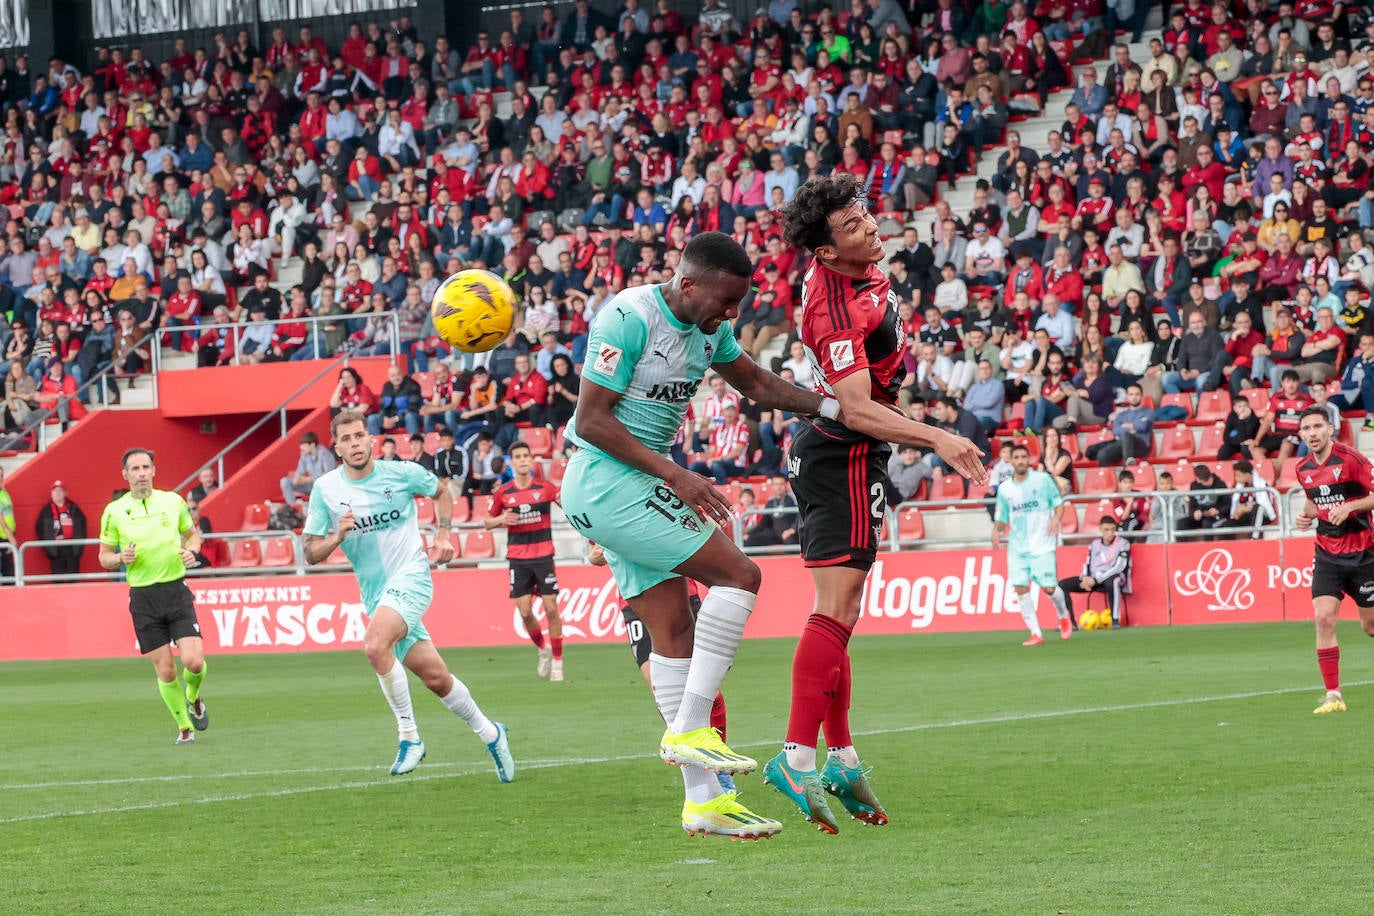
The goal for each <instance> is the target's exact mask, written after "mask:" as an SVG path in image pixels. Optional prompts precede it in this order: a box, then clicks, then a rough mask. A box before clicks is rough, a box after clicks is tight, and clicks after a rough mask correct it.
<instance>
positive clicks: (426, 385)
mask: <svg viewBox="0 0 1374 916" xmlns="http://www.w3.org/2000/svg"><path fill="white" fill-rule="evenodd" d="M411 378H413V379H415V382H416V384H418V385H419V386H420V397H422V398H424V399H425V400H426V401H428V400H429V399H430V398H432V397H434V373H433V372H416V373H415V374H413V375H412V376H411Z"/></svg>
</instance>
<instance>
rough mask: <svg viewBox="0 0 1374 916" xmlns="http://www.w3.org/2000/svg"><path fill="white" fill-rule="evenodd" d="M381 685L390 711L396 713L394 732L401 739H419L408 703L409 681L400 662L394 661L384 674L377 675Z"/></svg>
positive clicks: (412, 710)
mask: <svg viewBox="0 0 1374 916" xmlns="http://www.w3.org/2000/svg"><path fill="white" fill-rule="evenodd" d="M377 682H378V683H379V684H381V685H382V696H384V697H386V701H387V703H388V704H389V705H390V706H391V711H392V712H393V713H395V714H396V733H397V735H398V736H399V737H400V740H402V741H419V740H420V732H419V729H418V728H416V726H415V709H414V707H412V706H411V704H410V682H409V681H407V680H406V669H405V668H404V667H402V665H401V663H400V662H394V663H393V664H392V666H391V670H390V671H388V672H387V673H386V674H379V675H377Z"/></svg>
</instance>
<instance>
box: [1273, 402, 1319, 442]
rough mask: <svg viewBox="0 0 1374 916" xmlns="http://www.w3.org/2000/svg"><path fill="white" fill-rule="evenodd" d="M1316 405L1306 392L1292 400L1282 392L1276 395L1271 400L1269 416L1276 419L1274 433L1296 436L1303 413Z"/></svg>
mask: <svg viewBox="0 0 1374 916" xmlns="http://www.w3.org/2000/svg"><path fill="white" fill-rule="evenodd" d="M1314 403H1315V402H1314V401H1313V400H1312V399H1311V398H1310V397H1308V396H1307V392H1305V391H1299V392H1298V394H1297V396H1296V397H1291V398H1290V397H1287V396H1286V395H1285V394H1284V393H1283V392H1282V391H1280V392H1277V393H1276V394H1274V396H1273V397H1271V398H1270V399H1269V415H1270V416H1271V417H1273V418H1274V432H1276V433H1283V434H1285V435H1289V436H1296V435H1297V434H1298V427H1299V425H1301V423H1302V412H1303V411H1304V410H1306V409H1307V408H1309V407H1311V406H1312V405H1313V404H1314Z"/></svg>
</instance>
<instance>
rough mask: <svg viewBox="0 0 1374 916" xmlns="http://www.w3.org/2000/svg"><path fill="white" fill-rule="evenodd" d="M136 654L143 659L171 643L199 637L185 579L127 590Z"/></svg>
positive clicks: (198, 625)
mask: <svg viewBox="0 0 1374 916" xmlns="http://www.w3.org/2000/svg"><path fill="white" fill-rule="evenodd" d="M129 613H130V614H132V615H133V618H134V635H135V636H137V637H138V651H139V652H141V653H143V654H144V655H147V654H148V653H149V652H152V651H153V650H154V649H160V648H162V647H163V646H165V645H167V644H168V643H170V642H172V641H173V640H175V639H187V638H190V637H197V638H199V636H200V621H198V620H197V619H196V604H195V599H194V598H193V597H192V595H191V589H190V588H188V587H187V585H186V580H185V579H178V580H176V581H175V582H159V583H158V584H157V585H145V586H142V587H140V588H130V589H129Z"/></svg>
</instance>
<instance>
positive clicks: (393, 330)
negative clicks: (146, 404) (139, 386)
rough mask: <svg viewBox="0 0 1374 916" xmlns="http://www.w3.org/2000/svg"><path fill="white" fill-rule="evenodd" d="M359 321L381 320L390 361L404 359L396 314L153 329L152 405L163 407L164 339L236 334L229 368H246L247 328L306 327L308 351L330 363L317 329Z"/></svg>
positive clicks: (282, 319)
mask: <svg viewBox="0 0 1374 916" xmlns="http://www.w3.org/2000/svg"><path fill="white" fill-rule="evenodd" d="M360 318H379V319H381V321H382V323H383V324H384V325H385V326H386V329H387V341H388V343H389V346H388V349H389V350H390V351H391V352H390V354H388V355H389V356H390V357H391V361H392V362H393V363H395V362H396V361H397V359H398V358H399V357H400V355H401V354H399V353H398V352H397V351H399V350H400V349H401V320H400V316H399V315H397V314H396V313H395V312H380V313H378V312H363V313H361V314H356V315H355V314H352V313H349V314H344V315H302V316H301V317H299V318H277V319H275V320H272V321H267V322H262V321H229V322H225V323H224V324H185V325H181V326H180V327H175V328H170V327H169V328H156V329H154V331H153V343H154V346H153V348H152V349H153V404H154V405H157V404H159V403H161V402H160V401H159V400H158V396H159V387H158V386H159V381H158V378H159V376H160V375H161V372H160V370H161V369H162V348H163V346H164V345H165V344H164V338H167V337H170V336H172V335H174V334H177V335H180V334H190V335H193V336H196V337H199V336H200V335H201V334H203V333H205V332H206V331H222V330H229V331H233V337H234V358H233V359H232V360H231V361H230V365H233V366H240V365H242V364H243V362H242V357H243V355H244V354H243V349H242V343H243V332H244V331H245V330H247V329H248V328H251V327H258V326H260V325H263V324H268V325H271V326H272V327H273V328H274V329H275V328H276V327H277V326H278V325H282V324H304V325H305V326H306V328H307V330H308V333H307V335H306V342H305V346H308V347H312V348H313V352H314V356H313V359H328V358H329V357H331V356H334V355H335V354H333V353H322V352H320V334H319V333H318V332H317V326H318V325H321V324H338V323H339V322H341V321H342V322H347V321H356V320H358V319H360ZM338 355H339V356H340V357H343V356H348V355H351V354H338Z"/></svg>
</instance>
